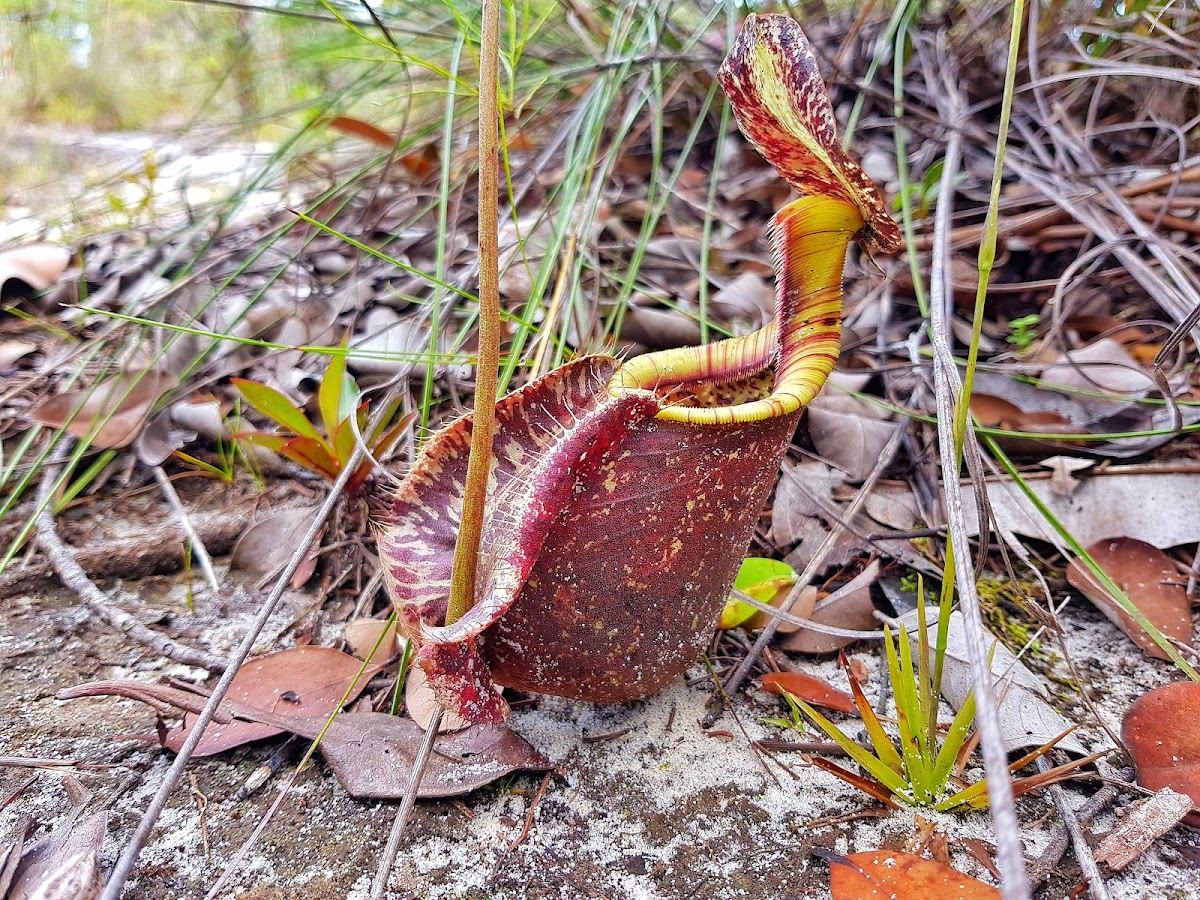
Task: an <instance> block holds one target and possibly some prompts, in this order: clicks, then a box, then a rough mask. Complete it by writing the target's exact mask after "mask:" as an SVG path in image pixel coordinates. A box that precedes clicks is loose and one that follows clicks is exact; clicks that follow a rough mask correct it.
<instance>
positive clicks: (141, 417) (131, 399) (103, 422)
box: [33, 369, 179, 450]
mask: <svg viewBox="0 0 1200 900" xmlns="http://www.w3.org/2000/svg"><path fill="white" fill-rule="evenodd" d="M178 384H179V379H177V378H176V377H175V376H174V375H172V374H170V373H169V372H160V371H159V370H157V369H136V370H133V371H130V372H125V373H123V374H121V375H118V376H116V377H115V378H110V379H109V380H108V381H106V382H105V383H103V384H100V385H96V386H95V387H91V388H85V389H82V390H77V391H68V392H67V393H65V394H59V395H58V396H57V397H51V398H50V399H49V400H47V401H46V402H45V403H43V404H42V405H41V406H39V407H38V408H37V409H36V410H35V411H34V413H33V418H34V419H35V420H36V421H38V422H40V423H41V424H43V425H49V426H50V427H51V428H63V427H65V428H66V429H67V431H68V432H70V433H71V434H73V435H75V436H76V437H78V438H84V437H87V436H88V435H89V434H91V435H92V440H91V445H92V446H93V447H95V448H97V449H101V450H106V449H113V448H117V447H125V446H127V445H129V444H131V443H133V441H134V439H135V438H137V436H138V435H139V434H141V431H142V429H143V428H144V427H145V425H146V420H147V419H148V418H149V417H150V412H151V411H152V410H153V409H154V404H155V403H157V402H158V401H159V398H161V397H162V396H163V394H165V393H167V392H168V391H170V390H173V389H174V388H175V387H176V386H178Z"/></svg>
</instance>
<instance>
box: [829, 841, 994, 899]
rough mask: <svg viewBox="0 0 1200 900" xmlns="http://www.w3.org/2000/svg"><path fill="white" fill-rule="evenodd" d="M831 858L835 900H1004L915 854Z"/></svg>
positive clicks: (872, 853) (869, 853)
mask: <svg viewBox="0 0 1200 900" xmlns="http://www.w3.org/2000/svg"><path fill="white" fill-rule="evenodd" d="M828 858H829V890H830V892H831V893H832V894H833V900H866V898H870V897H928V898H930V900H934V898H943V897H954V898H956V900H1000V892H999V891H998V890H996V889H995V888H994V887H991V886H990V885H986V884H984V883H983V882H982V881H979V880H978V879H976V878H972V877H971V876H969V875H964V874H963V873H962V872H959V871H958V870H957V869H952V868H950V867H949V866H944V865H942V864H941V863H938V862H934V861H933V860H931V859H925V857H923V856H914V855H912V854H911V853H900V852H897V851H894V850H868V851H866V852H865V853H853V854H851V855H850V856H830V857H828Z"/></svg>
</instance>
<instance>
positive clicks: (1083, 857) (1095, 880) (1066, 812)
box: [1037, 756, 1112, 900]
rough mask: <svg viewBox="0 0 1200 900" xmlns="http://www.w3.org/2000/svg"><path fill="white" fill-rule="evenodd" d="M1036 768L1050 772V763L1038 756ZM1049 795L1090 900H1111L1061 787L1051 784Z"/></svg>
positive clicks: (1077, 819) (1079, 825) (1080, 827)
mask: <svg viewBox="0 0 1200 900" xmlns="http://www.w3.org/2000/svg"><path fill="white" fill-rule="evenodd" d="M1037 768H1038V771H1039V772H1049V771H1050V763H1049V762H1048V761H1047V760H1046V757H1044V756H1039V757H1038V758H1037ZM1049 793H1050V799H1051V800H1053V801H1054V805H1055V807H1057V809H1058V814H1059V815H1060V816H1062V820H1063V825H1064V826H1066V829H1067V834H1069V835H1070V836H1071V845H1072V846H1073V847H1074V848H1075V861H1076V862H1078V863H1079V868H1080V869H1081V870H1082V871H1083V877H1084V878H1085V879H1086V880H1087V883H1088V894H1089V895H1091V898H1092V900H1112V896H1111V895H1110V894H1109V892H1108V886H1107V885H1106V884H1105V883H1104V878H1103V877H1102V876H1101V875H1100V867H1099V866H1097V865H1096V858H1095V857H1094V856H1092V848H1091V847H1089V846H1088V842H1087V838H1086V837H1084V834H1083V826H1082V825H1081V824H1080V823H1079V817H1078V816H1077V815H1076V814H1075V810H1074V809H1073V808H1072V806H1071V803H1070V801H1069V800H1067V793H1066V791H1064V790H1063V789H1062V786H1061V785H1057V784H1052V785H1050V787H1049Z"/></svg>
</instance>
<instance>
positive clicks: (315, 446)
mask: <svg viewBox="0 0 1200 900" xmlns="http://www.w3.org/2000/svg"><path fill="white" fill-rule="evenodd" d="M279 452H280V454H282V455H283V456H285V457H287V458H288V459H290V460H291V461H292V462H294V463H297V464H298V465H301V466H304V468H306V469H309V470H310V471H313V472H316V473H317V474H318V475H324V476H325V477H326V478H328V479H329V480H330V481H333V480H334V479H336V478H337V477H338V475H339V474H340V473H341V471H342V467H341V466H340V465H338V462H337V460H335V459H334V458H333V457H332V456H331V455H330V454H329V451H328V450H326V449H325V443H324V442H323V441H321V440H319V439H318V440H313V439H312V438H309V437H297V438H292V439H291V440H290V441H288V442H287V443H286V444H284V445H283V446H282V447H280V448H279Z"/></svg>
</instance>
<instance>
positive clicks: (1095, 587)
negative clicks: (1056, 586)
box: [1067, 538, 1192, 659]
mask: <svg viewBox="0 0 1200 900" xmlns="http://www.w3.org/2000/svg"><path fill="white" fill-rule="evenodd" d="M1088 553H1089V554H1090V555H1091V557H1092V559H1094V560H1095V561H1096V565H1098V566H1099V567H1100V568H1101V569H1103V570H1104V572H1105V573H1107V575H1108V577H1109V578H1111V579H1112V580H1113V582H1114V583H1115V584H1116V585H1117V587H1119V588H1120V589H1121V590H1122V591H1124V592H1125V596H1127V597H1128V598H1129V599H1130V600H1131V601H1133V605H1134V606H1136V607H1137V608H1138V609H1139V610H1141V613H1142V615H1144V616H1145V617H1146V618H1147V619H1149V620H1150V621H1151V622H1152V623H1153V624H1154V625H1155V626H1156V627H1157V628H1158V630H1159V631H1161V632H1162V633H1163V634H1165V635H1166V636H1167V637H1170V638H1174V639H1175V640H1178V641H1181V642H1183V643H1185V644H1189V645H1190V644H1191V641H1192V613H1191V603H1190V602H1189V601H1188V597H1187V592H1186V591H1185V590H1184V587H1183V585H1182V584H1179V583H1178V581H1179V573H1178V571H1177V570H1176V568H1175V565H1174V563H1172V562H1171V558H1170V557H1169V556H1167V554H1165V553H1163V552H1162V551H1161V550H1159V549H1158V548H1157V547H1155V546H1153V545H1151V544H1147V543H1146V542H1145V541H1139V540H1137V539H1135V538H1112V539H1106V540H1102V541H1096V542H1095V543H1094V544H1092V545H1091V546H1090V547H1088ZM1067 581H1069V582H1070V583H1071V586H1072V587H1074V588H1075V589H1076V590H1078V591H1080V592H1081V593H1082V594H1083V595H1084V596H1085V597H1087V598H1088V599H1089V600H1091V601H1092V602H1093V603H1094V604H1096V606H1098V607H1099V608H1100V611H1101V612H1102V613H1104V615H1106V616H1107V617H1108V618H1109V619H1110V620H1111V621H1112V622H1113V623H1114V624H1115V625H1116V626H1117V627H1118V628H1120V629H1121V630H1122V631H1124V632H1125V633H1126V634H1127V635H1129V637H1130V638H1132V639H1133V642H1134V643H1135V644H1137V645H1138V647H1140V648H1141V649H1142V652H1143V653H1145V654H1146V655H1147V656H1151V657H1153V658H1154V659H1169V657H1168V656H1167V654H1166V652H1165V651H1164V650H1163V649H1162V648H1161V647H1159V646H1158V644H1156V643H1155V642H1154V641H1153V640H1152V639H1151V637H1150V635H1148V634H1147V633H1146V631H1145V629H1143V628H1142V626H1140V625H1139V624H1137V622H1135V621H1133V618H1132V617H1131V616H1130V615H1129V613H1127V612H1125V610H1123V609H1121V607H1120V606H1118V605H1117V601H1116V600H1114V599H1113V597H1112V595H1111V594H1110V593H1109V592H1108V591H1106V590H1105V589H1104V588H1103V587H1102V586H1101V585H1100V583H1099V582H1098V581H1097V580H1096V579H1095V577H1094V576H1093V575H1092V574H1091V572H1089V571H1088V570H1087V569H1086V568H1085V567H1084V566H1083V564H1082V563H1080V561H1079V560H1072V561H1071V564H1070V565H1069V566H1067Z"/></svg>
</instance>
